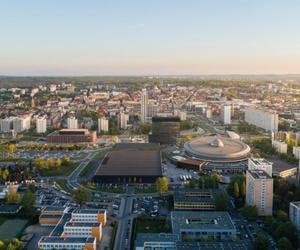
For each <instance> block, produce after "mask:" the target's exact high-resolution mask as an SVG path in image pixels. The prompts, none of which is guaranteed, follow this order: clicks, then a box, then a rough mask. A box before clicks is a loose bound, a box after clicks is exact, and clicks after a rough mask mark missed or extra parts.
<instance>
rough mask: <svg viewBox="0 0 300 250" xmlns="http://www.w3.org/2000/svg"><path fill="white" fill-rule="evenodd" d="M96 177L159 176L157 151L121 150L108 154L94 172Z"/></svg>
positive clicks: (159, 160)
mask: <svg viewBox="0 0 300 250" xmlns="http://www.w3.org/2000/svg"><path fill="white" fill-rule="evenodd" d="M95 175H96V176H97V175H98V176H161V175H162V169H161V156H160V152H159V150H148V149H146V148H143V149H122V150H117V151H112V152H109V153H108V154H107V155H106V157H105V158H104V159H103V160H102V162H101V165H100V166H99V167H98V169H97V171H96V174H95Z"/></svg>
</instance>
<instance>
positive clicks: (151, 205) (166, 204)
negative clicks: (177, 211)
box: [132, 196, 171, 217]
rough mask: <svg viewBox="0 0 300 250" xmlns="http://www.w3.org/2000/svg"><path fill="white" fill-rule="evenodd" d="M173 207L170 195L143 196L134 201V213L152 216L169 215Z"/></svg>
mask: <svg viewBox="0 0 300 250" xmlns="http://www.w3.org/2000/svg"><path fill="white" fill-rule="evenodd" d="M170 208H171V201H170V198H169V197H157V198H153V197H150V196H149V197H141V198H136V199H135V200H134V202H133V209H132V210H133V213H134V214H146V215H149V216H152V217H155V216H167V215H168V214H169V211H170Z"/></svg>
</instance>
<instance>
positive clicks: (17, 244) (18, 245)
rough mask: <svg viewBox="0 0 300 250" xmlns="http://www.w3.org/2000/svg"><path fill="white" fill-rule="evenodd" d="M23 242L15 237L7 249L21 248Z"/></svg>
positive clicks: (16, 249) (19, 249) (15, 249)
mask: <svg viewBox="0 0 300 250" xmlns="http://www.w3.org/2000/svg"><path fill="white" fill-rule="evenodd" d="M21 249H22V243H21V241H19V240H18V239H13V240H11V241H10V242H9V244H8V245H7V250H21Z"/></svg>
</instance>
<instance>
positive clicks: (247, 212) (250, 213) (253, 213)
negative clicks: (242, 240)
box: [241, 206, 258, 219]
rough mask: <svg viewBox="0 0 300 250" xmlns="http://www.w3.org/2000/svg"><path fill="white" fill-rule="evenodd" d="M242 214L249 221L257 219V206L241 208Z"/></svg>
mask: <svg viewBox="0 0 300 250" xmlns="http://www.w3.org/2000/svg"><path fill="white" fill-rule="evenodd" d="M241 214H242V215H243V216H244V217H246V218H248V219H255V218H256V217H257V216H258V212H257V208H256V206H244V207H243V208H241Z"/></svg>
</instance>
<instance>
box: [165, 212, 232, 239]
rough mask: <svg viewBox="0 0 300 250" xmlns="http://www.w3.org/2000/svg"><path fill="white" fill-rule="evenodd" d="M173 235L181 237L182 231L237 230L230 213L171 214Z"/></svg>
mask: <svg viewBox="0 0 300 250" xmlns="http://www.w3.org/2000/svg"><path fill="white" fill-rule="evenodd" d="M171 222H172V229H173V233H175V234H178V235H180V232H181V231H182V230H199V231H201V230H203V231H206V230H207V231H210V230H211V231H213V230H235V229H236V228H235V226H234V224H233V222H232V220H231V217H230V215H229V213H228V212H216V211H210V212H206V211H205V212H204V211H203V212H202V211H201V212H194V211H188V212H186V211H173V212H171Z"/></svg>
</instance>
